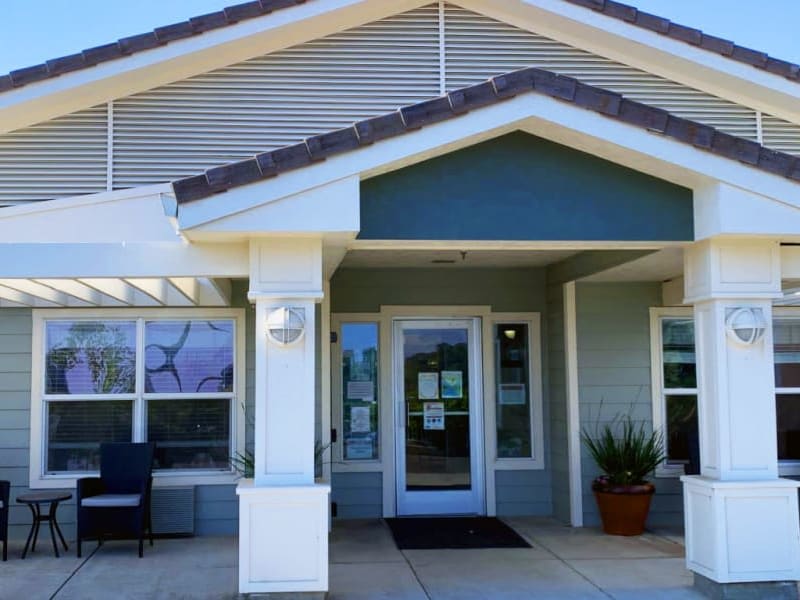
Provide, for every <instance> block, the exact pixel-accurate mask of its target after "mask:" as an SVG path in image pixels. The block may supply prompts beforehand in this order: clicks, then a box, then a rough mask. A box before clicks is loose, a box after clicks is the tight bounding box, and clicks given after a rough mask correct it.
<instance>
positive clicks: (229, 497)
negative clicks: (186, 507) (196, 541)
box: [194, 485, 239, 535]
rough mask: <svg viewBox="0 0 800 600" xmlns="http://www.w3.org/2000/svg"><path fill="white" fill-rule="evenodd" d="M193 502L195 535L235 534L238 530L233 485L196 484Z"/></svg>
mask: <svg viewBox="0 0 800 600" xmlns="http://www.w3.org/2000/svg"><path fill="white" fill-rule="evenodd" d="M194 502H195V509H194V510H195V513H194V527H195V534H196V535H235V534H236V533H237V532H238V531H239V498H238V496H237V495H236V486H235V485H198V486H197V487H195V496H194Z"/></svg>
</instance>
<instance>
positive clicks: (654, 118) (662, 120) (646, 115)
mask: <svg viewBox="0 0 800 600" xmlns="http://www.w3.org/2000/svg"><path fill="white" fill-rule="evenodd" d="M619 118H620V119H621V120H623V121H625V122H626V123H630V124H632V125H638V126H639V127H644V128H645V129H650V130H651V131H658V132H661V133H664V132H665V131H666V130H667V120H668V119H669V113H668V112H667V111H665V110H662V109H660V108H656V107H654V106H650V105H648V104H642V103H641V102H634V101H633V100H628V99H623V100H622V102H621V103H620V106H619Z"/></svg>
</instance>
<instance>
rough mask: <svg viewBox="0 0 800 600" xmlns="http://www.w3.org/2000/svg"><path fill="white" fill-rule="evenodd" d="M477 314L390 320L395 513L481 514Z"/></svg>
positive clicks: (481, 478) (482, 507) (481, 486)
mask: <svg viewBox="0 0 800 600" xmlns="http://www.w3.org/2000/svg"><path fill="white" fill-rule="evenodd" d="M479 331H480V327H479V320H478V319H444V320H397V321H395V322H394V356H395V361H394V363H395V364H394V369H395V372H394V381H395V394H394V396H395V397H394V403H395V423H396V427H397V435H396V440H397V514H398V515H430V514H482V513H483V512H484V501H483V488H484V485H483V469H482V464H483V461H482V457H483V451H482V443H481V435H480V432H481V431H482V427H481V420H482V419H481V406H482V404H483V403H482V401H481V398H482V394H481V386H480V382H481V376H480V364H481V363H480V356H481V353H480V339H479V333H478V332H479Z"/></svg>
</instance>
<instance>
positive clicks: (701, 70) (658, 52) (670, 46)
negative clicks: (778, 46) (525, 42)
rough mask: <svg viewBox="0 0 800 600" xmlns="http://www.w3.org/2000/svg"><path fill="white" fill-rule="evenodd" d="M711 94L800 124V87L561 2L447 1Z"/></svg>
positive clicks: (711, 53) (686, 44)
mask: <svg viewBox="0 0 800 600" xmlns="http://www.w3.org/2000/svg"><path fill="white" fill-rule="evenodd" d="M448 2H451V3H453V4H456V5H458V6H461V7H462V8H465V9H467V10H471V11H474V12H479V13H482V14H485V15H486V16H488V17H492V18H494V19H498V20H501V21H504V22H506V23H509V24H510V25H514V26H516V27H520V28H522V29H526V30H528V31H532V32H534V33H538V34H540V35H543V36H546V37H549V38H552V39H554V40H557V41H560V42H563V43H565V44H569V45H570V46H574V47H576V48H580V49H582V50H586V51H587V52H591V53H594V54H598V55H600V56H604V57H606V58H609V59H612V60H615V61H618V62H621V63H623V64H627V65H630V66H632V67H636V68H638V69H641V70H643V71H647V72H649V73H653V74H655V75H660V76H661V77H665V78H667V79H671V80H672V81H676V82H678V83H682V84H684V85H687V86H690V87H693V88H695V89H698V90H702V91H704V92H707V93H709V94H713V95H715V96H719V97H721V98H725V99H727V100H730V101H732V102H737V103H740V104H743V105H745V106H749V107H751V108H754V109H756V110H760V111H762V112H765V113H768V114H771V115H774V116H776V117H780V118H783V119H786V120H788V121H791V122H794V123H800V102H798V101H800V85H798V83H797V82H793V81H790V80H788V79H786V78H785V77H781V76H780V75H775V74H773V73H770V72H768V71H765V70H763V69H757V68H755V67H753V66H750V65H747V64H744V63H740V62H738V61H735V60H731V59H730V58H727V57H725V56H722V55H719V54H716V53H714V52H710V51H708V50H705V49H702V48H699V47H696V46H692V45H691V44H688V43H686V42H682V41H679V40H675V39H672V38H669V37H667V36H664V35H660V34H658V33H655V32H653V31H649V30H647V29H644V28H642V27H639V26H636V25H632V24H630V23H626V22H624V21H621V20H619V19H616V18H614V17H609V16H606V15H604V14H602V13H598V12H596V11H593V10H591V9H588V8H584V7H581V6H577V5H574V4H570V3H568V2H564V1H563V0H519V1H518V2H513V3H511V2H496V1H494V0H448Z"/></svg>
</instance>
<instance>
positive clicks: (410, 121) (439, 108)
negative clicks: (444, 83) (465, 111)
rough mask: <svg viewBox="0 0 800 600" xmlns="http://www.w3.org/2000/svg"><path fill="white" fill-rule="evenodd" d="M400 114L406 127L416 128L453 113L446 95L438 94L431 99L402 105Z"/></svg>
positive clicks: (442, 119) (443, 118)
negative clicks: (438, 95)
mask: <svg viewBox="0 0 800 600" xmlns="http://www.w3.org/2000/svg"><path fill="white" fill-rule="evenodd" d="M400 114H401V115H403V121H405V124H406V127H407V128H408V129H417V128H419V127H423V126H424V125H430V124H431V123H437V122H438V121H444V120H445V119H449V118H450V117H452V116H453V114H454V113H453V109H452V108H451V107H450V100H449V99H448V98H447V96H440V97H439V98H434V99H433V100H426V101H424V102H418V103H417V104H412V105H411V106H404V107H403V108H401V109H400Z"/></svg>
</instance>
